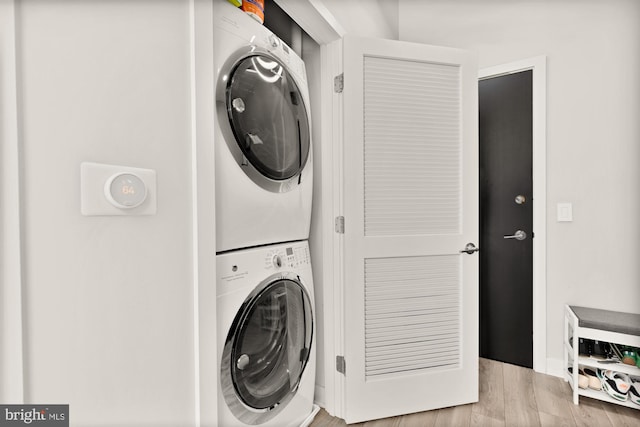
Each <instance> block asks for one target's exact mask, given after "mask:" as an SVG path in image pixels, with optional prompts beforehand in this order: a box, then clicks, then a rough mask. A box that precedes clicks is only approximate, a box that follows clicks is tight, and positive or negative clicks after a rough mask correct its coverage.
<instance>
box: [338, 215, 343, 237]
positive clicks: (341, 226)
mask: <svg viewBox="0 0 640 427" xmlns="http://www.w3.org/2000/svg"><path fill="white" fill-rule="evenodd" d="M336 233H338V234H344V217H343V216H337V217H336Z"/></svg>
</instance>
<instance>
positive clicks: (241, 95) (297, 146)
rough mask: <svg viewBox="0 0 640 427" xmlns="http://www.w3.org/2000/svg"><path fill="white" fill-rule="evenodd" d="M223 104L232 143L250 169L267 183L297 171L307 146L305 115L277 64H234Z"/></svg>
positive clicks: (263, 59) (260, 58) (256, 60)
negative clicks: (225, 106)
mask: <svg viewBox="0 0 640 427" xmlns="http://www.w3.org/2000/svg"><path fill="white" fill-rule="evenodd" d="M226 104H227V113H228V117H229V121H230V124H231V129H232V130H233V134H234V137H235V139H236V142H237V143H238V145H239V147H240V149H241V150H242V153H243V154H244V156H245V157H246V158H247V160H248V161H249V162H250V163H251V164H252V165H253V167H255V168H256V169H257V170H258V171H259V172H260V173H261V174H263V175H264V176H266V177H267V178H270V179H273V180H287V179H290V178H292V177H294V176H296V175H297V174H299V173H300V172H301V171H302V168H303V167H304V165H305V163H306V161H307V158H308V155H309V147H310V145H311V143H310V130H309V122H308V120H307V112H306V109H305V106H304V102H303V99H302V95H301V93H300V90H299V89H298V86H297V85H296V83H295V82H294V80H293V78H292V77H291V75H290V74H289V73H288V72H287V70H286V68H285V67H284V66H283V65H282V64H281V63H280V62H278V61H277V60H275V59H273V58H271V57H268V56H266V55H252V56H248V57H246V58H244V59H242V60H241V61H239V62H238V64H236V66H235V67H234V69H233V70H232V72H231V76H230V79H229V81H228V83H227V91H226Z"/></svg>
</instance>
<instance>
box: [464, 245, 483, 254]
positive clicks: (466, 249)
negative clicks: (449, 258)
mask: <svg viewBox="0 0 640 427" xmlns="http://www.w3.org/2000/svg"><path fill="white" fill-rule="evenodd" d="M479 250H480V248H476V245H474V244H473V243H467V245H466V246H465V247H464V249H463V250H461V251H460V253H461V254H469V255H471V254H472V253H474V252H478V251H479Z"/></svg>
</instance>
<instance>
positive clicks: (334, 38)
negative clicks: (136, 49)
mask: <svg viewBox="0 0 640 427" xmlns="http://www.w3.org/2000/svg"><path fill="white" fill-rule="evenodd" d="M274 1H275V2H276V3H277V4H278V6H280V8H281V9H282V10H283V11H284V12H285V13H287V14H288V15H289V16H290V17H291V18H292V19H293V20H294V21H295V22H296V23H297V24H298V25H300V27H301V28H302V29H303V30H304V31H305V32H306V33H307V34H309V36H310V37H311V38H312V39H313V40H315V42H316V43H318V44H319V45H320V56H321V58H320V60H319V61H318V62H320V64H321V65H320V67H321V70H320V73H321V82H320V84H321V90H320V92H321V95H320V98H321V99H320V105H321V108H320V110H321V121H320V123H314V124H313V126H314V127H319V129H320V135H321V138H320V140H319V141H318V140H317V139H316V140H314V145H318V144H319V145H320V146H321V147H322V148H321V150H320V151H321V152H320V155H319V156H316V154H314V159H316V161H319V163H320V167H319V168H317V169H315V172H314V175H315V177H314V179H315V178H317V177H318V176H320V177H322V185H321V187H320V189H321V191H320V193H321V194H320V195H319V198H318V199H316V195H314V209H317V211H316V212H319V213H318V215H317V216H316V218H318V220H319V221H320V223H321V224H319V227H318V228H319V229H320V232H319V233H318V234H317V235H316V238H320V239H321V243H320V244H319V245H318V246H319V247H321V248H322V249H321V252H322V253H321V254H318V255H320V257H321V259H322V261H321V265H320V268H316V266H315V264H314V273H313V275H314V280H317V278H321V280H319V281H318V282H317V285H316V295H318V294H319V293H320V292H319V290H318V288H319V287H322V289H321V293H320V295H321V296H322V300H321V301H320V300H318V299H316V305H317V307H319V308H322V309H323V310H324V312H323V318H324V321H323V323H322V324H321V325H318V328H321V329H322V333H323V338H324V339H323V345H324V349H323V350H322V354H318V359H317V360H318V362H323V366H322V368H323V370H324V385H323V386H320V387H319V386H318V385H316V390H315V398H314V400H315V401H316V402H317V403H318V404H319V405H320V406H322V407H324V408H325V409H326V411H327V412H328V413H329V414H331V415H337V416H342V415H343V411H344V408H343V401H342V400H343V396H344V376H343V375H342V374H340V373H338V372H337V371H336V355H338V354H344V353H343V336H342V328H343V310H344V308H343V295H342V286H343V271H342V264H341V257H342V237H341V236H342V235H341V234H337V233H336V232H335V231H334V219H335V218H336V217H337V216H339V215H341V213H340V212H342V203H343V201H342V175H341V171H342V167H341V163H342V155H341V151H340V147H341V138H342V136H341V134H340V132H339V129H340V127H339V126H334V123H337V121H338V120H340V116H341V113H340V111H339V105H338V104H339V103H337V101H336V97H335V96H334V95H335V94H334V93H333V78H334V76H335V75H336V73H339V72H340V71H339V70H341V68H342V57H341V49H340V46H339V45H340V43H337V42H338V41H339V40H341V39H342V37H343V36H344V35H345V34H346V31H345V30H344V28H342V26H341V25H340V23H339V22H338V21H337V20H336V18H335V17H334V16H333V15H332V13H331V12H330V11H329V10H328V9H327V8H326V6H325V5H324V3H322V1H321V0H274ZM316 201H319V202H320V203H316ZM316 256H317V255H316V254H314V259H316Z"/></svg>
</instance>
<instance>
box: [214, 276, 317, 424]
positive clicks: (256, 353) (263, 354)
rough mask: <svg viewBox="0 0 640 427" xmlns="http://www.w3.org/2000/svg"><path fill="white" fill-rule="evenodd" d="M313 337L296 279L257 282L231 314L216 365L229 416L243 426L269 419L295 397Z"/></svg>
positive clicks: (306, 299)
mask: <svg viewBox="0 0 640 427" xmlns="http://www.w3.org/2000/svg"><path fill="white" fill-rule="evenodd" d="M312 339H313V311H312V306H311V300H310V298H309V295H308V294H307V291H306V290H305V288H304V287H303V285H302V284H301V282H300V280H299V278H298V277H297V276H295V275H290V274H277V275H274V276H271V277H270V278H269V279H267V280H265V281H264V282H262V283H261V284H260V285H259V286H258V287H257V288H256V289H255V290H254V291H253V292H252V293H251V295H249V297H248V298H247V299H246V300H245V302H244V304H243V305H242V307H241V308H240V310H239V312H238V313H237V314H236V316H235V319H234V321H233V323H232V326H231V329H230V330H229V333H228V335H227V340H226V342H225V346H224V350H223V354H222V365H221V367H220V373H221V376H220V378H221V384H222V393H223V395H224V398H225V401H226V403H227V405H228V406H229V409H230V410H231V412H232V413H233V414H234V415H235V416H236V417H237V418H238V419H239V420H240V421H242V422H245V423H247V424H261V423H264V422H266V421H268V420H269V419H271V418H273V417H274V416H275V415H276V414H277V413H278V412H279V411H281V410H282V409H283V408H284V407H285V406H286V405H287V403H289V402H290V400H291V399H292V398H293V396H294V395H295V393H296V391H297V389H298V386H299V384H300V380H301V378H302V374H303V372H304V370H305V367H306V365H307V362H308V360H309V356H310V351H311V344H312Z"/></svg>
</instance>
